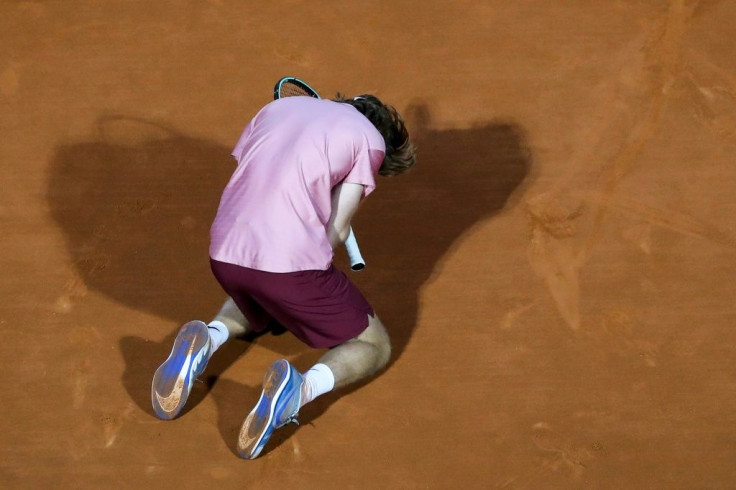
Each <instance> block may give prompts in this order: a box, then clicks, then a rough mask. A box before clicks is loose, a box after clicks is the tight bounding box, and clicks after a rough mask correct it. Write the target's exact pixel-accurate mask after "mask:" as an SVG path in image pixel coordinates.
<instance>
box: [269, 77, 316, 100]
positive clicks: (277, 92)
mask: <svg viewBox="0 0 736 490" xmlns="http://www.w3.org/2000/svg"><path fill="white" fill-rule="evenodd" d="M300 95H301V96H307V97H314V98H315V99H319V98H320V96H319V94H318V93H317V91H316V90H314V89H313V88H312V87H310V86H309V84H308V83H307V82H305V81H304V80H300V79H298V78H296V77H283V78H282V79H281V80H279V81H278V82H276V85H275V86H274V87H273V99H274V100H276V99H283V98H284V97H295V96H300Z"/></svg>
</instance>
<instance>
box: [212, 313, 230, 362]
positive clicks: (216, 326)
mask: <svg viewBox="0 0 736 490" xmlns="http://www.w3.org/2000/svg"><path fill="white" fill-rule="evenodd" d="M207 331H208V332H209V333H210V342H211V344H212V348H211V350H210V355H212V353H214V352H215V351H216V350H217V349H219V348H220V346H221V345H222V344H224V343H225V341H226V340H227V338H228V337H229V336H230V332H229V331H228V329H227V327H226V326H225V324H224V323H222V322H221V321H219V320H212V321H211V322H210V323H209V325H207Z"/></svg>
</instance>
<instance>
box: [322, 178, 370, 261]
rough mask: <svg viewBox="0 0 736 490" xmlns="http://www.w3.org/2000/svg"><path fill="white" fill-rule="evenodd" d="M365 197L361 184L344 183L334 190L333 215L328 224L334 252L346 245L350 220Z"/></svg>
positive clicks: (328, 234)
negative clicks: (339, 246) (340, 246)
mask: <svg viewBox="0 0 736 490" xmlns="http://www.w3.org/2000/svg"><path fill="white" fill-rule="evenodd" d="M362 196H363V186H362V185H360V184H351V183H347V182H345V183H342V184H339V185H337V186H335V188H334V189H332V214H331V215H330V220H329V221H328V222H327V237H328V238H329V240H330V245H332V249H333V250H334V249H335V248H336V247H337V246H338V245H342V244H343V243H345V240H346V239H347V237H348V234H350V220H352V219H353V215H354V214H355V212H356V211H357V210H358V205H359V204H360V199H361V198H362Z"/></svg>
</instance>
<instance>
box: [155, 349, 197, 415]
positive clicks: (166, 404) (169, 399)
mask: <svg viewBox="0 0 736 490" xmlns="http://www.w3.org/2000/svg"><path fill="white" fill-rule="evenodd" d="M193 350H194V345H191V346H190V347H189V350H188V351H187V357H186V359H185V360H184V364H183V365H182V367H181V371H179V376H178V377H177V378H176V383H174V388H173V389H172V390H171V393H170V394H169V395H168V396H161V395H159V393H158V391H156V399H157V400H158V404H159V405H160V406H161V408H162V409H163V410H164V411H165V412H173V411H174V410H175V409H176V407H177V405H179V401H180V400H181V394H182V391H184V382H185V381H186V379H187V374H190V373H191V372H193V371H196V369H197V367H198V366H199V363H200V362H201V361H202V357H203V355H204V352H205V350H206V349H200V351H199V352H198V353H197V356H196V357H195V358H194V359H192V351H193ZM190 366H191V371H190ZM192 383H194V376H189V383H188V384H187V391H189V390H191V389H192Z"/></svg>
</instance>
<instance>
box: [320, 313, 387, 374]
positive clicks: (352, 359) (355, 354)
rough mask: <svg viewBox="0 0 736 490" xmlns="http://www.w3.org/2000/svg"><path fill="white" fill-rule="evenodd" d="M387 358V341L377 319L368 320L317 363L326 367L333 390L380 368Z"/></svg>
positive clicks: (381, 325) (383, 365) (369, 318)
mask: <svg viewBox="0 0 736 490" xmlns="http://www.w3.org/2000/svg"><path fill="white" fill-rule="evenodd" d="M390 356H391V341H390V340H389V338H388V334H387V333H386V328H385V327H384V326H383V323H382V322H381V320H380V319H379V318H378V316H373V317H371V316H369V317H368V328H366V329H365V330H364V331H363V333H361V334H360V335H358V336H357V337H356V338H354V339H352V340H348V341H347V342H345V343H344V344H341V345H339V346H337V347H335V348H333V349H331V350H330V351H328V352H327V353H326V354H325V355H323V356H322V357H321V358H320V360H319V363H321V364H324V365H326V366H327V367H329V368H330V371H332V374H333V376H334V377H335V383H334V388H342V387H343V386H347V385H349V384H352V383H355V382H356V381H359V380H361V379H363V378H367V377H368V376H372V375H374V374H375V373H377V372H378V371H379V370H381V369H383V368H384V367H385V366H386V364H387V363H388V360H389V357H390Z"/></svg>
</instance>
